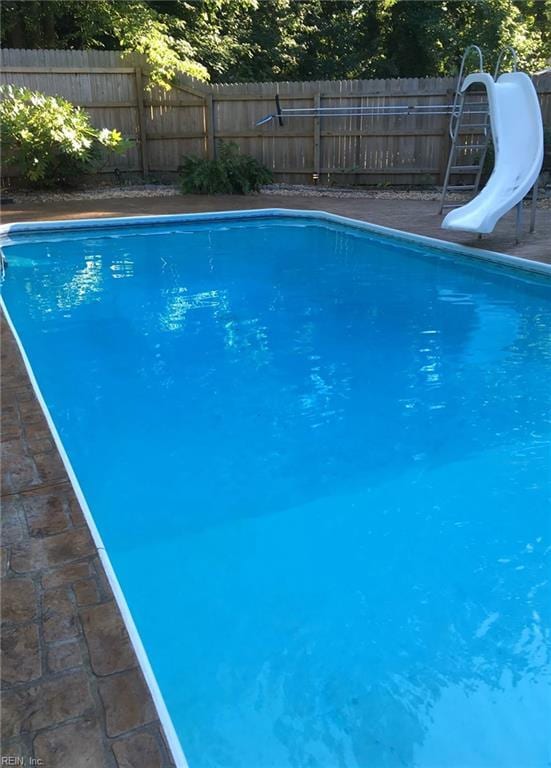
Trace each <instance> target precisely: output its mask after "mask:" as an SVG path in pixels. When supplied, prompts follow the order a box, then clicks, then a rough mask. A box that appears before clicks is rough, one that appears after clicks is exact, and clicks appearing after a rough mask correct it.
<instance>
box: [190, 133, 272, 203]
mask: <svg viewBox="0 0 551 768" xmlns="http://www.w3.org/2000/svg"><path fill="white" fill-rule="evenodd" d="M179 171H180V176H181V179H182V181H181V187H182V191H183V192H185V193H187V194H199V195H220V194H226V195H247V194H249V193H251V192H257V191H258V190H259V189H260V187H261V186H262V185H263V184H269V183H270V182H271V181H272V174H271V172H270V171H269V170H268V169H267V168H265V167H264V166H263V165H262V164H261V163H259V162H258V160H255V158H254V157H250V156H249V155H240V154H239V148H238V146H237V144H234V143H233V142H229V143H226V142H220V143H219V145H218V157H217V158H216V160H207V159H205V158H202V157H196V156H193V155H186V156H185V157H184V159H183V161H182V165H181V166H180V168H179Z"/></svg>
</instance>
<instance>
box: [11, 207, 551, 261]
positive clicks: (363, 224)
mask: <svg viewBox="0 0 551 768" xmlns="http://www.w3.org/2000/svg"><path fill="white" fill-rule="evenodd" d="M280 216H286V217H288V218H297V219H321V220H322V221H327V222H333V223H335V224H343V225H345V226H348V227H352V228H354V229H362V230H364V231H366V232H370V233H372V234H376V235H382V236H383V237H385V238H386V239H388V240H392V241H394V242H400V243H406V244H407V243H413V244H418V245H426V246H428V247H429V248H432V249H434V250H437V251H439V252H440V253H442V252H444V253H452V254H455V255H457V256H466V257H467V258H474V259H478V260H479V261H489V262H492V263H494V264H501V265H502V266H508V267H513V268H515V269H521V270H523V271H524V272H533V273H534V272H535V273H538V274H542V275H551V264H546V263H544V262H542V261H535V260H533V259H527V258H523V257H521V256H512V255H510V254H505V253H500V252H499V251H489V250H486V249H484V248H472V247H471V246H467V245H462V244H461V243H451V242H449V241H447V240H440V239H439V238H436V237H429V236H427V235H418V234H415V233H412V232H407V231H406V230H401V229H392V228H391V227H384V226H382V225H381V224H372V223H371V222H368V221H361V220H360V219H353V218H350V217H348V216H341V215H340V214H337V213H328V212H327V211H318V210H306V209H303V208H300V209H299V208H254V209H243V210H233V211H214V212H209V211H206V212H204V213H176V214H164V215H154V216H149V215H148V216H117V217H105V218H93V219H78V220H70V221H66V220H64V221H33V222H20V223H13V224H3V225H0V238H1V237H6V236H9V235H10V234H14V235H17V234H25V233H27V234H30V233H33V232H52V231H63V230H66V229H67V230H81V229H111V228H117V227H120V226H122V225H127V226H147V225H151V224H183V223H186V222H194V221H199V222H208V221H225V220H230V221H231V220H232V219H233V220H239V219H262V218H271V217H276V218H277V217H280ZM0 245H1V243H0Z"/></svg>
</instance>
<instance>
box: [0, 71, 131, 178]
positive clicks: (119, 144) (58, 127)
mask: <svg viewBox="0 0 551 768" xmlns="http://www.w3.org/2000/svg"><path fill="white" fill-rule="evenodd" d="M0 132H1V133H0V137H1V138H0V140H1V146H2V155H3V162H4V164H5V165H13V166H15V167H17V168H18V169H19V170H20V171H21V173H22V174H23V176H24V177H25V179H26V180H27V181H28V182H29V183H31V184H32V185H35V186H47V187H52V186H55V185H56V184H64V183H67V182H68V181H70V180H71V179H73V178H75V177H77V176H79V175H81V174H84V173H91V172H93V171H94V170H96V169H97V167H98V165H99V163H100V160H101V156H102V149H104V150H105V149H107V150H111V151H116V152H122V151H125V150H126V148H127V146H128V144H127V142H126V141H124V140H123V138H122V136H121V134H120V133H119V132H118V131H109V130H107V129H106V128H103V129H101V130H99V129H97V128H94V127H92V125H90V118H89V116H88V114H87V113H86V112H85V111H84V110H82V109H79V108H78V107H75V106H74V105H73V104H71V103H70V102H69V101H66V100H65V99H62V98H60V97H58V96H46V95H45V94H43V93H39V92H37V91H30V90H29V89H28V88H18V87H16V86H14V85H4V86H1V87H0Z"/></svg>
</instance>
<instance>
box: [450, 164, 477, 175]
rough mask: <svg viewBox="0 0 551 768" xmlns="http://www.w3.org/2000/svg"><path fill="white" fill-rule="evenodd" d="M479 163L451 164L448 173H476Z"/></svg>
mask: <svg viewBox="0 0 551 768" xmlns="http://www.w3.org/2000/svg"><path fill="white" fill-rule="evenodd" d="M479 170H480V166H479V165H452V167H451V168H450V173H478V171H479Z"/></svg>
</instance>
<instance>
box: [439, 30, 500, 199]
mask: <svg viewBox="0 0 551 768" xmlns="http://www.w3.org/2000/svg"><path fill="white" fill-rule="evenodd" d="M473 54H474V55H476V57H477V58H478V65H479V69H478V71H479V72H483V71H484V60H483V56H482V51H481V50H480V48H479V47H478V45H469V46H468V47H467V48H466V49H465V52H464V54H463V58H462V59H461V66H460V68H459V75H458V78H457V88H456V91H455V96H454V99H453V107H452V113H451V117H450V128H449V133H450V140H451V146H450V153H449V157H448V164H447V167H446V174H445V177H444V184H443V187H442V196H441V198H440V213H442V211H443V210H444V208H455V207H456V206H458V205H461V203H454V202H451V203H450V202H446V200H447V198H448V193H449V192H470V193H471V195H470V196H471V198H472V197H474V196H475V195H476V194H477V193H478V189H479V186H480V179H481V176H482V169H483V168H484V161H485V160H486V154H487V152H488V145H489V143H490V119H489V113H488V98H487V95H486V91H484V90H483V91H481V90H476V91H468V92H464V91H463V90H462V86H463V83H464V76H465V69H466V66H467V62H468V60H469V58H471V57H472V56H473Z"/></svg>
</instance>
